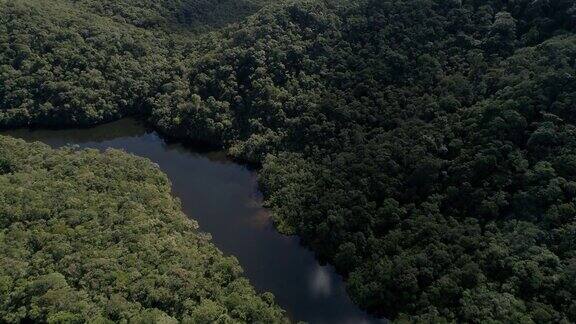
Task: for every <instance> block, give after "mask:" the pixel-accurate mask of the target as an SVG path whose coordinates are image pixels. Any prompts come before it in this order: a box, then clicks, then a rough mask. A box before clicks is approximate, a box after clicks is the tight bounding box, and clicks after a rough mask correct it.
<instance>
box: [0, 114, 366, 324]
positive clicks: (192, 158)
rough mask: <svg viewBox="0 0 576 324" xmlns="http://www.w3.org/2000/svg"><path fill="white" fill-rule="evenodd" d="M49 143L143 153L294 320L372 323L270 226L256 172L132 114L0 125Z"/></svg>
mask: <svg viewBox="0 0 576 324" xmlns="http://www.w3.org/2000/svg"><path fill="white" fill-rule="evenodd" d="M2 134H4V135H10V136H13V137H17V138H22V139H25V140H27V141H41V142H44V143H46V144H48V145H50V146H52V147H55V148H57V147H62V146H65V145H78V146H80V147H81V148H97V149H106V148H110V147H111V148H117V149H122V150H124V151H126V152H129V153H132V154H135V155H138V156H142V157H146V158H149V159H150V160H152V161H154V162H155V163H157V164H158V165H159V166H160V168H161V169H162V170H163V171H164V172H165V173H166V174H167V175H168V177H169V178H170V180H171V181H172V190H173V193H174V195H175V196H177V197H178V198H180V200H181V201H182V208H183V210H184V212H185V213H186V215H188V216H189V217H192V218H194V219H195V220H197V221H198V223H199V225H200V229H201V230H202V231H204V232H208V233H210V234H211V235H212V239H213V242H214V244H216V246H218V248H220V249H221V250H222V251H223V252H224V253H225V254H226V255H234V256H236V257H237V258H238V260H239V261H240V264H241V265H242V267H243V268H244V272H245V275H246V277H248V278H249V279H250V281H251V282H252V284H253V285H254V286H255V287H256V289H257V290H258V291H260V292H264V291H270V292H272V293H273V294H274V295H275V296H276V301H277V302H278V304H279V305H280V306H281V307H282V308H284V309H285V310H286V311H287V312H288V314H289V316H290V317H291V318H292V319H294V320H297V321H307V322H310V323H372V322H376V320H375V319H374V318H372V317H370V316H368V315H366V314H365V313H364V312H362V311H361V310H360V309H358V308H357V307H356V306H355V305H354V304H353V303H352V301H351V300H350V298H349V297H348V295H347V294H346V291H345V288H344V284H343V281H342V278H341V277H340V276H339V275H337V274H336V273H335V271H334V269H333V268H332V267H331V266H326V265H321V264H319V263H318V261H317V260H316V259H315V257H314V254H313V253H312V252H311V251H309V250H308V249H306V248H304V247H303V246H301V245H300V244H299V240H298V238H297V237H294V236H284V235H281V234H279V233H278V232H276V230H275V229H274V227H273V225H272V223H271V220H270V217H269V213H268V212H267V211H266V210H265V209H264V208H262V206H261V199H262V198H261V194H260V192H259V191H258V188H257V182H256V174H255V173H254V172H253V171H251V170H249V169H248V168H246V167H245V166H242V165H239V164H236V163H233V162H231V161H230V160H228V159H227V158H226V156H225V154H224V153H222V152H201V151H197V150H196V151H195V150H193V149H191V148H189V147H185V146H183V145H182V144H176V143H168V142H167V141H165V140H164V139H163V138H162V137H160V136H159V135H158V134H157V133H156V132H154V131H152V130H149V129H147V128H146V127H144V126H143V125H141V124H140V123H138V122H137V121H135V120H132V119H124V120H120V121H118V122H114V123H110V124H106V125H102V126H98V127H94V128H89V129H66V130H26V129H21V130H13V131H6V132H2Z"/></svg>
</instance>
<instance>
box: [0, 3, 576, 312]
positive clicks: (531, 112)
mask: <svg viewBox="0 0 576 324" xmlns="http://www.w3.org/2000/svg"><path fill="white" fill-rule="evenodd" d="M41 1H42V0H10V1H4V2H2V4H1V5H2V7H1V9H0V10H1V11H2V15H1V16H0V20H1V22H2V24H0V37H2V38H0V81H1V82H2V84H4V87H3V88H0V125H3V126H4V127H14V126H22V125H77V124H78V125H89V124H94V123H100V122H104V121H108V120H113V119H117V118H120V117H122V116H126V115H136V116H140V117H141V118H143V119H145V120H147V121H148V122H149V123H150V124H152V125H154V126H155V127H156V128H157V129H158V130H159V131H161V132H163V133H164V134H168V135H170V136H172V137H175V138H179V139H181V140H186V141H196V142H204V143H208V144H211V145H213V146H216V147H222V148H225V149H227V150H228V152H229V154H230V155H231V156H233V157H235V158H237V159H239V160H242V161H245V162H250V163H253V164H255V165H257V166H259V167H260V175H261V177H260V183H261V188H262V190H263V191H264V194H265V196H266V203H267V206H268V207H269V208H270V209H271V210H272V212H273V213H274V218H275V220H276V223H277V227H278V229H279V230H281V231H283V232H285V233H293V234H298V235H300V237H301V238H302V239H303V241H304V242H305V243H306V244H307V245H308V246H310V247H311V248H312V249H313V250H314V251H315V252H316V253H317V254H318V255H319V257H321V258H322V259H324V260H327V261H329V262H331V263H332V264H334V265H335V266H336V267H337V269H338V270H339V272H340V273H342V274H343V275H344V276H345V277H346V278H347V282H348V291H349V293H350V295H351V296H352V298H353V299H354V301H355V302H356V303H358V304H359V305H360V306H362V307H363V308H365V309H367V310H369V311H370V312H372V313H374V314H377V315H381V316H386V317H388V318H391V319H399V320H402V319H406V320H411V321H418V320H421V321H434V322H438V321H448V322H452V321H456V322H486V321H504V322H530V321H533V322H574V321H576V284H575V282H576V242H575V237H576V236H575V235H574V234H575V230H576V221H575V219H576V218H575V217H574V216H575V215H576V136H575V135H576V125H575V123H576V111H575V110H576V35H575V31H576V4H575V3H574V2H573V1H572V0H557V1H544V0H518V1H504V0H489V1H478V0H416V1H413V0H396V1H383V0H361V1H351V0H302V1H282V2H279V1H269V2H267V3H265V2H263V1H260V2H245V3H244V4H245V5H242V6H243V8H244V9H242V10H239V13H240V12H242V14H241V16H242V17H240V18H239V19H238V20H235V19H231V18H229V17H228V16H229V15H230V14H231V13H232V12H231V11H229V10H222V12H218V11H215V10H213V9H210V10H208V11H207V12H209V13H210V15H208V16H210V17H206V16H205V15H204V14H203V13H205V12H203V11H202V10H200V9H199V8H200V7H194V6H201V5H202V4H205V2H202V1H174V2H169V1H161V2H150V3H149V4H148V3H147V2H142V4H136V3H134V2H130V1H127V0H125V1H119V2H117V3H116V2H115V3H116V4H115V5H110V6H108V7H107V6H103V7H102V8H100V6H99V5H94V4H92V2H91V1H88V0H84V1H81V2H79V3H76V2H68V1H64V0H58V1H55V2H50V4H48V5H47V7H49V8H52V9H50V10H54V15H50V14H47V12H48V11H46V10H41V9H40V8H42V7H41V6H40V5H39V3H41ZM103 3H104V4H105V3H106V2H103ZM217 3H221V4H222V5H226V2H225V1H224V2H217ZM240 3H241V2H240ZM91 4H92V5H91ZM182 4H186V6H185V7H189V5H190V4H193V6H192V7H194V8H196V9H194V10H193V12H194V14H192V15H188V14H186V15H184V16H183V15H182V12H183V11H181V10H182ZM58 6H62V8H64V9H62V8H60V7H58ZM154 6H160V7H161V9H158V8H156V7H154ZM83 8H89V9H86V10H84V9H83ZM110 8H112V9H110ZM151 13H153V14H151ZM219 14H222V15H224V16H222V18H221V19H220V18H218V15H219ZM150 15H152V16H154V15H159V17H160V18H158V19H156V18H155V19H152V20H153V21H154V22H153V23H149V22H148V23H142V21H148V20H147V19H149V18H150ZM183 17H189V19H188V18H183ZM193 17H196V18H193ZM187 19H188V20H187ZM193 21H195V22H197V23H198V24H201V25H203V29H201V30H202V31H198V30H199V29H198V28H196V27H193V26H192V25H193V24H194V23H193ZM213 21H222V22H223V23H221V24H216V23H212V22H213ZM186 26H189V27H186Z"/></svg>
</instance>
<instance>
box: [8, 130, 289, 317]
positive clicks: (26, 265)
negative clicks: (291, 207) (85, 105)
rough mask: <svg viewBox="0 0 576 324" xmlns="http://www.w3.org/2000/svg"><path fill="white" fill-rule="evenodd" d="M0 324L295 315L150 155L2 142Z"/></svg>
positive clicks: (13, 141)
mask: <svg viewBox="0 0 576 324" xmlns="http://www.w3.org/2000/svg"><path fill="white" fill-rule="evenodd" d="M0 202H1V203H0V321H1V322H3V323H19V322H36V323H37V322H51V323H81V322H86V321H89V322H92V323H94V322H97V323H109V322H125V323H126V321H131V322H137V323H177V320H178V321H189V322H194V323H211V322H215V321H220V322H222V323H224V322H226V323H232V322H244V323H254V322H261V323H271V322H287V320H286V319H285V317H284V315H283V312H282V311H281V310H280V308H278V307H277V306H276V305H275V304H274V300H273V297H272V295H271V294H269V293H264V294H262V295H258V294H256V293H255V291H254V288H252V286H250V284H249V283H248V281H247V280H246V279H245V278H243V277H241V273H242V269H241V268H240V266H239V264H238V262H237V260H236V259H234V258H231V257H224V256H223V255H222V253H221V252H220V251H219V250H218V249H217V248H216V247H215V246H214V245H213V244H212V243H211V242H210V240H209V236H208V235H206V234H202V233H199V232H198V230H197V224H196V223H195V222H194V221H192V220H190V219H189V218H187V217H186V216H185V215H183V214H182V212H181V211H180V204H179V202H178V201H177V200H176V199H174V198H172V197H171V196H170V183H169V181H168V179H167V178H166V176H165V175H164V174H162V173H161V172H160V170H159V169H158V167H157V166H154V165H153V164H152V163H150V161H148V160H145V159H142V158H136V157H134V156H131V155H128V154H126V153H123V152H120V151H115V150H109V151H107V152H105V153H100V152H99V151H97V150H86V151H76V150H74V149H72V148H68V149H62V150H52V149H50V148H48V147H47V146H45V145H42V144H26V143H24V142H23V141H21V140H14V139H10V138H8V137H0Z"/></svg>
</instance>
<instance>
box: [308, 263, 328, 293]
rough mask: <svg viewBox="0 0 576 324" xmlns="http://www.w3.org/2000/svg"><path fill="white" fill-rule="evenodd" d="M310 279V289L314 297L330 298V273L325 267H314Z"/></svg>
mask: <svg viewBox="0 0 576 324" xmlns="http://www.w3.org/2000/svg"><path fill="white" fill-rule="evenodd" d="M311 279H312V282H311V283H310V287H312V293H314V295H315V296H316V297H326V296H330V294H331V293H332V282H331V280H330V273H329V272H328V269H326V267H323V266H320V265H318V266H316V269H315V270H314V271H313V273H312V276H311Z"/></svg>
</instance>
